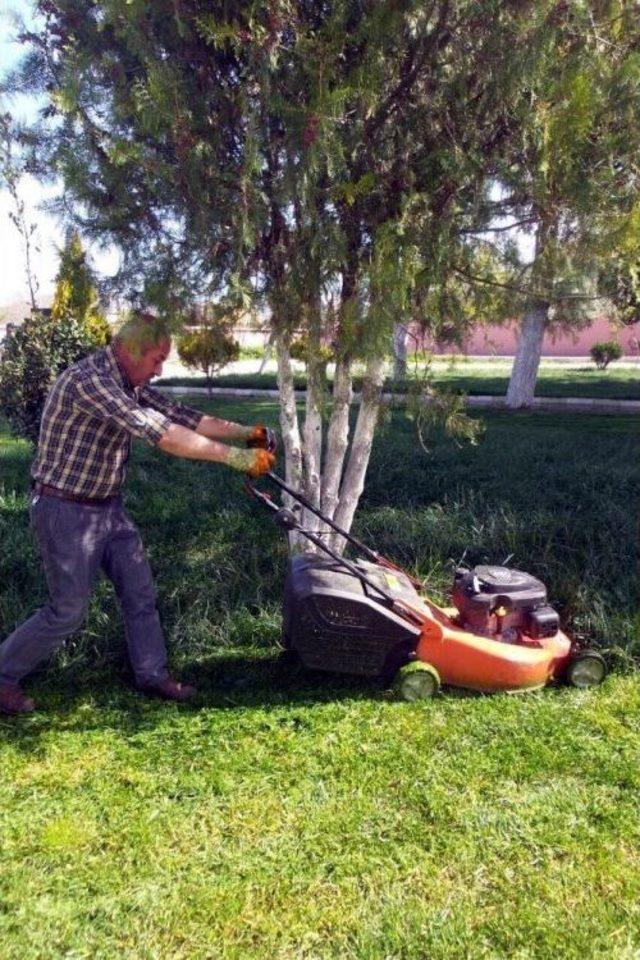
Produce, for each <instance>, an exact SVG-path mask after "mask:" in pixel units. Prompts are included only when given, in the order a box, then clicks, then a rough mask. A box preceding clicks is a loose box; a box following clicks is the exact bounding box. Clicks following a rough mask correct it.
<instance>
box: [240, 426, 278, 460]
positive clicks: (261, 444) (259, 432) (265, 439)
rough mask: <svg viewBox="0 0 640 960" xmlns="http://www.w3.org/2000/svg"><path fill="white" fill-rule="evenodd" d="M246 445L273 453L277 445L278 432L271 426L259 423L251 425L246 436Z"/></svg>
mask: <svg viewBox="0 0 640 960" xmlns="http://www.w3.org/2000/svg"><path fill="white" fill-rule="evenodd" d="M247 446H248V447H250V448H252V449H255V448H259V449H262V450H268V451H269V453H275V451H276V448H277V446H278V434H277V433H276V431H275V430H272V429H271V427H265V426H263V425H262V424H261V423H259V424H258V425H257V426H255V427H253V429H252V430H251V433H250V434H249V436H248V437H247Z"/></svg>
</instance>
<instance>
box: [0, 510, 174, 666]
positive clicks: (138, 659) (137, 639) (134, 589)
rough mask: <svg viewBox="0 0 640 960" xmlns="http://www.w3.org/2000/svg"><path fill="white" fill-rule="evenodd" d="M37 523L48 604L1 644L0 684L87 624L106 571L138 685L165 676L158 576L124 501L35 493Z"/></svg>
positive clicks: (34, 522) (33, 514)
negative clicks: (89, 500)
mask: <svg viewBox="0 0 640 960" xmlns="http://www.w3.org/2000/svg"><path fill="white" fill-rule="evenodd" d="M31 524H32V527H33V530H34V532H35V535H36V538H37V540H38V544H39V546H40V553H41V555H42V561H43V563H44V570H45V574H46V578H47V586H48V587H49V602H48V603H46V604H45V606H44V607H40V609H39V610H36V612H35V613H34V614H33V616H31V617H29V619H28V620H26V621H25V622H24V623H23V624H21V626H19V627H18V628H17V629H16V630H14V632H13V633H12V634H10V635H9V636H8V637H7V638H6V640H5V641H4V642H3V643H2V644H0V682H4V683H18V682H19V681H20V680H21V679H22V678H23V677H24V676H26V675H27V674H28V673H31V671H32V670H33V669H34V668H35V667H36V666H37V665H38V664H39V663H40V662H41V661H43V660H44V659H45V658H46V657H48V656H50V655H51V654H52V653H53V652H54V650H56V649H57V648H58V647H59V646H60V645H61V644H62V641H63V640H64V638H65V637H67V636H68V635H69V634H70V633H73V632H74V631H75V630H77V629H78V628H79V627H80V626H81V625H82V623H83V621H84V619H85V616H86V613H87V608H88V606H89V597H90V595H91V590H92V587H93V584H94V582H95V579H96V577H97V575H98V573H99V572H100V570H101V569H102V570H103V571H104V573H105V574H106V575H107V577H108V578H109V580H111V582H112V583H113V585H114V587H115V589H116V593H117V595H118V599H119V601H120V606H121V608H122V614H123V617H124V624H125V632H126V638H127V646H128V650H129V659H130V661H131V666H132V667H133V672H134V676H135V679H136V682H137V683H139V684H145V683H149V682H151V683H153V682H154V681H155V680H161V679H164V678H165V677H166V676H167V655H166V649H165V643H164V636H163V634H162V627H161V626H160V618H159V616H158V611H157V609H156V595H155V590H154V587H153V577H152V574H151V569H150V567H149V563H148V561H147V558H146V556H145V552H144V547H143V546H142V541H141V539H140V534H139V533H138V530H137V528H136V526H135V524H134V523H133V521H132V520H131V518H130V517H128V516H127V514H126V513H125V511H124V509H123V506H122V502H121V501H120V498H114V499H113V500H111V501H110V502H109V503H107V504H100V505H96V506H93V505H91V506H90V505H87V504H82V503H73V502H72V501H69V500H60V499H58V498H56V497H48V496H46V495H42V496H39V495H35V496H34V497H32V500H31Z"/></svg>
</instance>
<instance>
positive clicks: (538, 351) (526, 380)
mask: <svg viewBox="0 0 640 960" xmlns="http://www.w3.org/2000/svg"><path fill="white" fill-rule="evenodd" d="M553 234H554V225H553V224H550V223H549V221H548V219H546V218H545V217H543V218H542V219H541V222H540V225H539V227H538V234H537V236H536V248H535V259H534V262H533V268H532V270H531V285H532V287H533V288H534V289H535V288H536V287H537V286H538V284H539V283H541V282H542V281H543V279H544V282H546V283H549V282H550V276H549V264H548V263H546V262H545V253H546V252H547V251H546V247H547V241H548V240H549V239H551V237H552V236H553ZM545 275H546V276H545ZM548 317H549V302H548V301H547V300H544V299H542V298H541V297H538V298H536V299H534V300H531V302H530V303H529V304H528V305H527V307H526V309H525V314H524V317H523V320H522V326H521V328H520V335H519V337H518V346H517V348H516V355H515V357H514V360H513V367H512V368H511V377H510V379H509V386H508V388H507V397H506V405H507V407H509V408H510V409H511V410H519V409H521V408H523V407H530V406H531V405H532V403H533V398H534V396H535V392H536V381H537V379H538V368H539V366H540V357H541V356H542V341H543V339H544V331H545V329H546V326H547V320H548Z"/></svg>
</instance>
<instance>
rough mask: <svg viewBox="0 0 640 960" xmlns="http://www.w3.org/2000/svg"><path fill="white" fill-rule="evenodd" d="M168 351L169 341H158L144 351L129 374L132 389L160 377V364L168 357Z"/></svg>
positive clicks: (169, 348)
mask: <svg viewBox="0 0 640 960" xmlns="http://www.w3.org/2000/svg"><path fill="white" fill-rule="evenodd" d="M170 350H171V341H170V340H160V341H159V342H158V343H156V344H154V345H153V346H152V347H149V349H148V350H145V352H144V353H143V354H142V356H141V357H140V360H139V361H138V362H137V363H136V364H135V366H134V369H133V370H132V371H131V374H130V376H131V379H132V381H133V385H134V387H139V386H141V385H142V384H144V383H149V380H151V378H152V377H159V376H160V374H161V373H162V364H163V363H164V362H165V360H166V359H167V357H168V356H169V351H170Z"/></svg>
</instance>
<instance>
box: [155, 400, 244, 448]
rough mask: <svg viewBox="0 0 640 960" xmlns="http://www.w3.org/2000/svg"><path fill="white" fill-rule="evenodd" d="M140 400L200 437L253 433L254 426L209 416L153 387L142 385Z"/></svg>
mask: <svg viewBox="0 0 640 960" xmlns="http://www.w3.org/2000/svg"><path fill="white" fill-rule="evenodd" d="M140 401H141V402H142V403H143V404H145V405H147V406H150V407H153V409H154V410H159V411H160V413H164V415H165V416H166V417H168V418H169V419H170V420H171V421H172V422H173V423H178V424H181V425H182V426H183V427H189V428H190V429H191V430H195V432H196V433H199V434H200V436H201V437H208V438H209V439H210V440H241V441H243V442H244V441H246V440H249V439H250V438H251V437H252V435H253V434H254V431H255V427H253V426H250V427H245V426H243V424H241V423H234V422H233V421H231V420H221V419H220V418H219V417H210V416H208V415H207V414H206V413H202V411H201V410H195V409H194V408H193V407H188V406H187V405H186V404H184V403H178V402H177V401H175V400H171V399H170V398H169V397H167V396H165V394H163V393H161V391H160V390H157V389H156V388H155V387H149V386H146V387H143V389H142V390H141V391H140Z"/></svg>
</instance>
